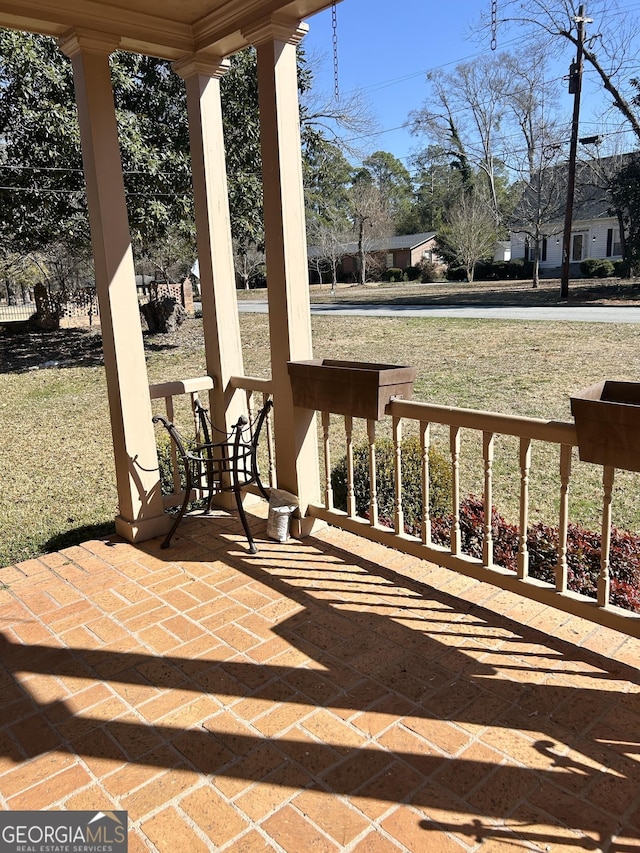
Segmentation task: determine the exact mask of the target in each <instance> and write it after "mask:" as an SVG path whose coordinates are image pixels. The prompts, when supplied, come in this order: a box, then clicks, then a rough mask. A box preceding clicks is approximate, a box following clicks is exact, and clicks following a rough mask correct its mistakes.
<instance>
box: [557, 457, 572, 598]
mask: <svg viewBox="0 0 640 853" xmlns="http://www.w3.org/2000/svg"><path fill="white" fill-rule="evenodd" d="M570 475H571V445H569V444H563V445H562V446H561V448H560V524H559V527H558V565H557V566H556V589H557V590H558V592H566V591H567V529H568V526H569V477H570Z"/></svg>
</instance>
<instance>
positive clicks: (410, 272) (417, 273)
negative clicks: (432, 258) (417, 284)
mask: <svg viewBox="0 0 640 853" xmlns="http://www.w3.org/2000/svg"><path fill="white" fill-rule="evenodd" d="M421 276H422V268H421V267H405V268H404V273H403V276H402V277H403V279H404V280H405V281H420V278H421Z"/></svg>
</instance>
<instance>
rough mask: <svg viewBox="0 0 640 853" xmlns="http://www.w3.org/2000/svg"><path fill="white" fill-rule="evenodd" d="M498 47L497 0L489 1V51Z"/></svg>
mask: <svg viewBox="0 0 640 853" xmlns="http://www.w3.org/2000/svg"><path fill="white" fill-rule="evenodd" d="M497 47H498V0H491V50H495V49H496V48H497Z"/></svg>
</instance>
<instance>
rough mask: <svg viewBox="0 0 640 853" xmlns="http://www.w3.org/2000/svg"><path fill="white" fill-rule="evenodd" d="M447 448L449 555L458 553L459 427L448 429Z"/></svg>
mask: <svg viewBox="0 0 640 853" xmlns="http://www.w3.org/2000/svg"><path fill="white" fill-rule="evenodd" d="M449 446H450V450H451V492H452V503H453V507H452V512H453V519H452V521H451V553H452V554H454V555H457V554H459V553H460V427H457V426H451V427H449Z"/></svg>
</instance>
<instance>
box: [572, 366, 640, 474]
mask: <svg viewBox="0 0 640 853" xmlns="http://www.w3.org/2000/svg"><path fill="white" fill-rule="evenodd" d="M571 412H572V414H573V417H574V419H575V422H576V432H577V435H578V450H579V453H580V459H582V460H583V461H584V462H595V463H596V464H598V465H613V466H614V467H615V468H622V469H626V470H627V471H640V382H610V381H604V382H598V383H596V384H595V385H591V387H589V388H586V389H585V390H584V391H580V392H579V393H578V394H576V396H575V397H571Z"/></svg>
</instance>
